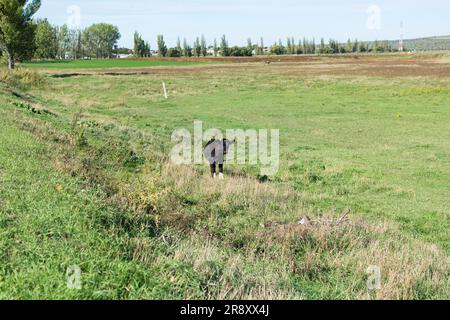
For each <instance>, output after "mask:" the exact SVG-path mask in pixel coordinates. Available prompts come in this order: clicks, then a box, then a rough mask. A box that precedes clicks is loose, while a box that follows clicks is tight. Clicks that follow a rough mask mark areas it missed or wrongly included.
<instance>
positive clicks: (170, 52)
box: [134, 32, 397, 57]
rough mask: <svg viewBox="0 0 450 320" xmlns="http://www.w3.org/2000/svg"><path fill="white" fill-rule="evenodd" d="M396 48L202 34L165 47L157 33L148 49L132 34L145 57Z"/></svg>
mask: <svg viewBox="0 0 450 320" xmlns="http://www.w3.org/2000/svg"><path fill="white" fill-rule="evenodd" d="M393 51H397V49H394V48H393V46H392V45H391V43H390V42H389V41H375V42H360V41H358V40H350V39H349V40H348V41H347V42H346V43H340V42H338V41H336V40H333V39H330V40H329V41H328V42H327V43H325V40H324V39H321V41H320V43H318V44H316V42H315V40H314V39H313V40H309V39H306V38H304V39H303V40H299V41H296V40H295V39H294V38H288V39H287V41H286V42H285V43H283V41H282V40H279V41H278V42H277V43H275V44H273V45H272V46H270V47H266V46H265V45H264V39H263V38H261V39H260V42H259V43H257V44H255V43H253V42H252V40H251V39H248V40H247V45H246V46H229V43H228V40H227V38H226V36H225V35H224V36H222V38H221V39H220V43H218V41H217V39H214V42H213V44H212V45H208V43H207V41H206V39H205V37H204V36H201V37H197V38H196V40H195V41H194V43H193V44H192V45H190V44H189V43H188V42H187V40H186V39H183V41H181V40H180V38H178V40H177V44H176V46H175V47H173V48H169V47H167V45H166V43H165V41H164V36H163V35H158V37H157V49H156V50H155V51H152V50H150V45H149V44H148V42H144V41H143V40H142V37H141V35H140V34H139V33H137V32H136V33H135V35H134V54H135V55H136V56H138V57H148V56H151V55H152V54H157V55H158V56H160V57H206V56H216V57H217V56H223V57H244V56H253V55H265V54H271V55H301V54H342V53H362V52H393Z"/></svg>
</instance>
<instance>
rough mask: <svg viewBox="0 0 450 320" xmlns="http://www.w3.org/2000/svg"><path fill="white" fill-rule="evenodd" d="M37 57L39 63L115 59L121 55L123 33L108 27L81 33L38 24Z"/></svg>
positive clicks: (93, 27)
mask: <svg viewBox="0 0 450 320" xmlns="http://www.w3.org/2000/svg"><path fill="white" fill-rule="evenodd" d="M36 25H37V27H36V35H35V47H36V51H35V53H34V57H35V58H37V59H80V58H86V57H88V58H111V57H112V56H113V54H114V53H115V52H116V51H117V41H118V40H119V39H120V33H119V29H118V28H117V27H116V26H113V25H111V24H107V23H98V24H93V25H92V26H90V27H88V28H86V29H84V30H80V29H70V28H69V27H68V26H67V25H63V26H61V27H58V26H52V25H51V24H50V23H49V22H48V21H47V19H43V20H38V21H36Z"/></svg>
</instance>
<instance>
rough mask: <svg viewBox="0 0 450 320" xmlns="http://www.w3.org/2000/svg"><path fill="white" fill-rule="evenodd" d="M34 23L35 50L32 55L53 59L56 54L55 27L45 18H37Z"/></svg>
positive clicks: (56, 38) (56, 39) (56, 37)
mask: <svg viewBox="0 0 450 320" xmlns="http://www.w3.org/2000/svg"><path fill="white" fill-rule="evenodd" d="M36 24H37V28H36V35H35V43H36V51H35V54H34V56H35V57H36V58H38V59H55V58H56V55H57V54H58V36H57V33H56V28H55V27H53V26H52V25H51V24H50V23H49V22H48V20H47V19H43V20H38V21H37V22H36Z"/></svg>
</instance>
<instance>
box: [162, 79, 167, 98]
mask: <svg viewBox="0 0 450 320" xmlns="http://www.w3.org/2000/svg"><path fill="white" fill-rule="evenodd" d="M162 85H163V90H164V98H166V99H167V98H168V96H167V88H166V83H165V82H163V83H162Z"/></svg>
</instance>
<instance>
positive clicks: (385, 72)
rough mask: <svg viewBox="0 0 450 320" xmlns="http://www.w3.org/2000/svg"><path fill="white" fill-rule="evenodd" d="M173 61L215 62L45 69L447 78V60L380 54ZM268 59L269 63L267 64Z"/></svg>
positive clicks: (72, 72) (76, 73)
mask: <svg viewBox="0 0 450 320" xmlns="http://www.w3.org/2000/svg"><path fill="white" fill-rule="evenodd" d="M164 60H177V61H215V62H221V63H217V64H206V65H193V66H183V67H176V66H171V67H142V68H110V69H83V70H64V71H62V70H52V71H50V70H49V71H46V72H48V73H49V74H51V75H52V76H53V77H72V76H83V75H92V74H96V75H97V74H103V75H109V76H114V75H145V74H180V75H183V74H188V75H189V74H199V73H205V74H208V73H210V72H227V71H232V72H245V73H269V72H270V73H281V74H302V75H330V76H369V77H419V76H433V77H449V76H450V61H448V62H443V60H442V59H440V58H430V57H420V56H418V57H409V56H401V55H383V56H375V55H373V56H371V55H367V56H345V55H343V56H286V57H273V56H271V57H248V58H244V57H242V58H241V57H240V58H178V59H169V58H167V59H164ZM267 62H270V63H267Z"/></svg>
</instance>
